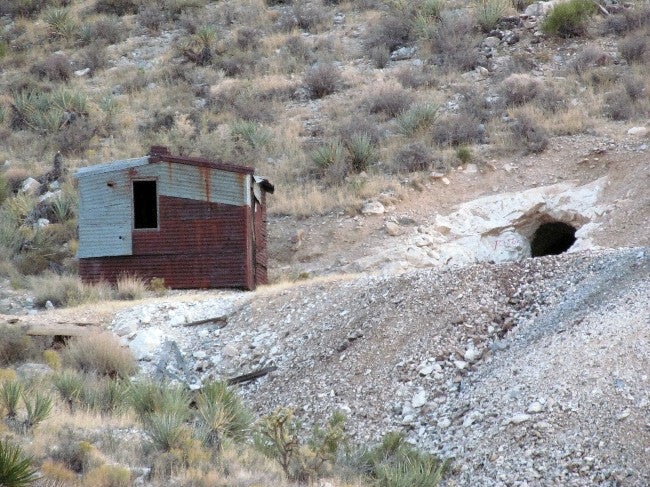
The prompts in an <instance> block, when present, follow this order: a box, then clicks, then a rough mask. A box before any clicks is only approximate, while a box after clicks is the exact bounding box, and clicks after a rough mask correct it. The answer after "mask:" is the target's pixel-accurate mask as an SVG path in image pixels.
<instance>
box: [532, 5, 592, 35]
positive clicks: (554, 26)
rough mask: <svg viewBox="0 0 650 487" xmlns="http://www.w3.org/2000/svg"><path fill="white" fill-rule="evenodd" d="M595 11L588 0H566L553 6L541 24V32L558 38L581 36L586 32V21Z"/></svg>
mask: <svg viewBox="0 0 650 487" xmlns="http://www.w3.org/2000/svg"><path fill="white" fill-rule="evenodd" d="M595 11H596V6H595V5H594V3H593V2H591V1H590V0H568V1H566V2H561V3H558V4H557V5H555V6H554V7H553V8H552V9H551V11H550V12H549V14H548V15H547V16H546V19H544V22H543V23H542V31H543V32H544V33H545V34H548V35H557V36H560V37H576V36H581V35H583V34H585V33H586V31H587V21H588V20H589V18H590V17H591V15H592V14H593V13H594V12H595Z"/></svg>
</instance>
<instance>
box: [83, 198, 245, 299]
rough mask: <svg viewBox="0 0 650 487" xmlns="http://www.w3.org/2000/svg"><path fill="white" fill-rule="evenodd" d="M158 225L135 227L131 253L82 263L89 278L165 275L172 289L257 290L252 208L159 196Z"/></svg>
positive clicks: (107, 278)
mask: <svg viewBox="0 0 650 487" xmlns="http://www.w3.org/2000/svg"><path fill="white" fill-rule="evenodd" d="M159 211H160V229H154V230H144V229H142V230H134V231H133V254H134V255H132V256H113V257H99V258H86V259H80V261H79V272H80V274H81V277H82V279H83V280H85V281H89V282H97V281H99V280H106V281H108V282H111V283H114V282H116V281H117V279H118V278H119V276H120V275H123V274H137V275H139V276H141V277H143V278H145V279H151V278H154V277H162V278H164V279H165V284H166V285H167V286H169V287H172V288H179V289H189V288H210V287H236V288H244V289H253V288H254V287H255V282H254V279H253V273H252V272H253V266H252V265H251V260H252V254H251V251H250V239H251V234H250V231H249V229H250V227H251V221H250V207H248V206H237V205H229V204H223V203H209V202H205V201H198V200H191V199H187V198H175V197H169V196H162V195H161V196H160V197H159Z"/></svg>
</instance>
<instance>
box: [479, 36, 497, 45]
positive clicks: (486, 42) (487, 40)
mask: <svg viewBox="0 0 650 487" xmlns="http://www.w3.org/2000/svg"><path fill="white" fill-rule="evenodd" d="M500 43H501V40H500V39H499V38H498V37H494V36H490V37H486V38H485V39H483V45H484V46H486V47H497V46H498V45H499V44H500Z"/></svg>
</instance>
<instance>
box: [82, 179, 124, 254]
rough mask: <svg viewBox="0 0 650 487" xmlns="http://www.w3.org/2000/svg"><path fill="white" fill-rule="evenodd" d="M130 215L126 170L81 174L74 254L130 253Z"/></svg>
mask: <svg viewBox="0 0 650 487" xmlns="http://www.w3.org/2000/svg"><path fill="white" fill-rule="evenodd" d="M109 183H110V184H111V186H109V185H108V184H109ZM131 215H132V210H131V181H130V179H129V178H128V174H127V172H126V171H117V172H114V173H105V172H96V173H89V174H85V175H82V176H81V177H80V178H79V248H78V251H77V257H79V258H86V257H100V256H113V255H130V254H131V228H132V224H131V220H132V216H131Z"/></svg>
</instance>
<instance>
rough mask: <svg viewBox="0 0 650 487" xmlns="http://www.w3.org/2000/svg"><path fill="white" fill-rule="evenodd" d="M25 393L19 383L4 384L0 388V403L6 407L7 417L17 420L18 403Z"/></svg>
mask: <svg viewBox="0 0 650 487" xmlns="http://www.w3.org/2000/svg"><path fill="white" fill-rule="evenodd" d="M22 392H23V385H22V384H21V383H20V382H18V381H6V382H3V384H2V387H0V401H1V402H2V406H3V407H4V409H5V411H6V413H7V417H9V418H12V419H13V418H15V417H16V414H17V413H18V402H19V401H20V395H21V394H22Z"/></svg>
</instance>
